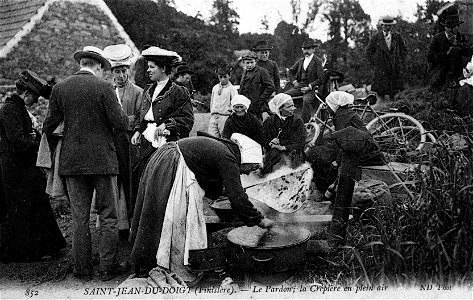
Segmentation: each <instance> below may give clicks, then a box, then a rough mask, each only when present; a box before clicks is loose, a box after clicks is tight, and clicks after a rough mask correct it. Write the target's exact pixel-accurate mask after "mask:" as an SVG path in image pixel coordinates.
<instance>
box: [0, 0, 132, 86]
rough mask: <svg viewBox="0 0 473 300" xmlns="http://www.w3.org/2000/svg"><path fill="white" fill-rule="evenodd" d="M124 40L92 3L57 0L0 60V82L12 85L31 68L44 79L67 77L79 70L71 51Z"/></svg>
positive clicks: (102, 46) (0, 83)
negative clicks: (23, 72)
mask: <svg viewBox="0 0 473 300" xmlns="http://www.w3.org/2000/svg"><path fill="white" fill-rule="evenodd" d="M118 43H124V41H123V39H122V38H121V37H120V35H119V33H118V31H117V30H116V29H115V27H114V26H113V25H112V22H111V21H110V19H109V18H108V17H107V16H106V15H105V13H104V12H103V11H102V10H101V9H99V8H98V7H96V6H95V5H92V4H87V3H83V2H69V1H57V2H54V3H52V4H51V6H50V7H49V9H48V11H47V12H46V13H45V14H44V16H43V19H42V20H41V21H40V22H39V23H38V24H37V25H36V26H35V27H34V28H33V30H32V31H31V32H30V33H29V34H27V35H26V36H25V37H24V38H23V39H22V40H21V41H20V42H19V44H18V45H17V46H16V47H15V48H14V49H13V50H12V51H11V52H10V53H9V54H8V55H7V57H6V58H2V59H0V85H2V84H12V83H13V82H14V81H15V80H16V79H17V76H18V74H19V73H20V72H21V71H22V70H25V69H30V70H33V71H35V72H36V73H38V74H39V75H40V76H41V77H43V78H45V79H47V78H50V77H53V76H55V77H57V78H58V79H59V80H61V79H64V78H66V77H67V76H68V75H70V74H73V73H74V72H76V71H77V70H78V69H79V65H78V64H77V63H76V62H75V60H74V58H73V54H74V52H75V51H77V50H81V49H82V48H83V47H84V46H87V45H91V46H96V47H99V48H101V49H103V48H104V47H105V46H108V45H112V44H118Z"/></svg>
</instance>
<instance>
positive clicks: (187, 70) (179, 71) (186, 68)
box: [174, 64, 194, 76]
mask: <svg viewBox="0 0 473 300" xmlns="http://www.w3.org/2000/svg"><path fill="white" fill-rule="evenodd" d="M174 74H175V76H178V75H180V74H191V75H192V74H194V71H192V70H191V69H190V68H189V66H188V65H187V64H186V65H180V66H177V68H176V73H174Z"/></svg>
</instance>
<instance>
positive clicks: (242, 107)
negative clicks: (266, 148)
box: [222, 95, 263, 145]
mask: <svg viewBox="0 0 473 300" xmlns="http://www.w3.org/2000/svg"><path fill="white" fill-rule="evenodd" d="M250 103H251V100H250V99H248V98H246V97H245V96H243V95H237V96H236V97H235V98H233V99H232V100H231V102H230V104H231V106H232V110H233V113H232V114H231V115H230V116H229V117H228V119H227V121H225V125H224V126H223V132H222V137H223V138H225V139H229V138H230V137H231V136H232V134H234V133H241V134H244V135H246V136H247V137H249V138H250V139H252V140H254V141H256V142H258V143H259V144H260V145H263V125H261V122H260V120H258V118H257V117H255V116H254V115H252V114H250V113H249V112H248V107H250Z"/></svg>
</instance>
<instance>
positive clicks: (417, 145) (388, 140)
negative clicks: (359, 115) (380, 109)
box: [366, 113, 427, 154]
mask: <svg viewBox="0 0 473 300" xmlns="http://www.w3.org/2000/svg"><path fill="white" fill-rule="evenodd" d="M366 128H367V129H368V131H369V132H370V133H371V134H372V135H373V138H374V139H375V140H376V141H378V143H379V144H380V148H381V151H384V152H388V153H393V154H395V153H397V152H398V151H399V150H405V151H414V150H421V149H422V148H423V147H424V145H425V142H426V136H427V134H426V132H425V129H424V127H423V126H422V124H421V123H420V122H419V121H417V120H416V119H415V118H413V117H411V116H409V115H406V114H404V113H386V114H384V115H381V116H379V117H377V118H375V119H373V120H371V121H370V122H369V123H368V124H367V125H366Z"/></svg>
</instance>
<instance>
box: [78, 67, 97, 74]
mask: <svg viewBox="0 0 473 300" xmlns="http://www.w3.org/2000/svg"><path fill="white" fill-rule="evenodd" d="M80 70H81V71H87V72H90V73H92V74H93V75H94V76H95V71H94V70H92V69H91V68H89V67H81V68H80Z"/></svg>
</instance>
